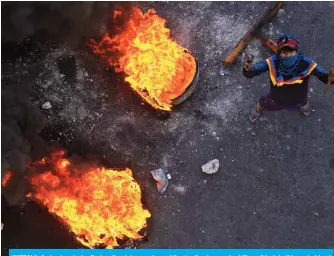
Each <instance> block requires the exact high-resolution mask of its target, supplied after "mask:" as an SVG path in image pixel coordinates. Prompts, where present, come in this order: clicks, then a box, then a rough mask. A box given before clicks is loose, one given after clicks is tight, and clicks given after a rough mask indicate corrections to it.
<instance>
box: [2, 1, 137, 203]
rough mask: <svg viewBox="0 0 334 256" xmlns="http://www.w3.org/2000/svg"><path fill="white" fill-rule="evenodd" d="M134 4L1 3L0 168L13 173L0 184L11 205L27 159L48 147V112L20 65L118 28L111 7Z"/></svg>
mask: <svg viewBox="0 0 334 256" xmlns="http://www.w3.org/2000/svg"><path fill="white" fill-rule="evenodd" d="M133 5H138V4H136V3H127V2H27V1H24V2H2V3H1V15H2V20H1V21H2V22H1V30H2V31H1V32H2V33H1V41H2V42H1V44H2V54H1V55H2V59H1V71H2V76H1V100H2V102H1V113H2V119H1V139H2V142H1V150H2V154H1V164H2V168H1V172H2V177H3V175H4V174H5V173H6V172H7V171H8V170H11V171H12V172H13V174H14V175H13V178H12V179H11V181H10V182H9V183H8V186H6V187H5V188H3V189H2V193H3V194H4V195H5V197H6V199H7V201H8V202H9V204H11V205H13V204H18V203H19V202H21V200H22V199H23V198H24V193H25V189H26V185H27V184H26V179H25V177H26V175H27V164H28V163H29V162H30V161H32V160H34V159H35V158H38V157H40V156H42V155H43V154H47V153H48V151H49V148H50V147H49V145H48V144H49V143H48V142H46V141H45V140H44V139H43V138H42V137H41V136H40V134H41V131H42V130H43V128H44V126H45V124H44V116H43V114H42V112H41V110H40V106H33V104H32V101H31V99H32V98H33V97H36V92H34V91H33V90H32V89H31V88H32V85H31V83H30V82H31V81H30V80H29V78H28V77H29V76H27V77H26V78H25V79H18V77H20V76H15V74H14V73H15V72H18V73H20V72H21V70H20V65H29V58H38V57H39V54H43V52H45V49H46V51H47V49H49V48H50V47H52V46H57V45H66V46H68V47H71V48H72V49H83V48H84V47H87V43H88V41H89V39H90V38H100V37H101V36H102V34H103V33H105V32H109V33H110V34H113V33H115V31H116V26H114V23H113V22H114V20H113V11H114V10H115V9H117V10H122V11H123V13H125V14H127V13H130V9H131V8H132V6H133ZM124 21H125V20H124ZM119 25H120V24H117V29H119ZM87 48H88V47H87ZM88 50H89V49H87V51H88ZM18 60H20V62H19V61H18ZM15 63H19V64H18V65H17V64H15ZM74 74H75V72H74ZM30 75H33V74H30ZM73 79H74V80H75V77H74V78H73Z"/></svg>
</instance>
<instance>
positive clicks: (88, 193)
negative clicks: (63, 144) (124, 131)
mask: <svg viewBox="0 0 334 256" xmlns="http://www.w3.org/2000/svg"><path fill="white" fill-rule="evenodd" d="M64 154H65V152H64V151H59V152H55V153H54V154H52V155H51V157H48V158H47V157H45V158H43V160H42V161H37V162H36V163H34V164H33V165H32V166H31V168H32V169H40V168H42V169H44V170H47V171H46V172H43V173H42V174H38V175H34V176H33V177H32V178H31V184H32V185H33V188H34V191H33V192H32V193H29V194H28V195H27V197H33V198H35V199H37V200H38V201H39V202H41V203H42V204H44V205H45V206H46V207H47V208H48V209H49V211H50V212H52V213H54V214H56V215H57V216H58V217H60V219H61V220H63V221H64V222H65V223H66V224H67V225H68V226H69V228H70V230H71V231H72V232H73V233H74V234H75V235H76V238H77V239H78V240H79V241H80V242H81V243H82V244H83V245H85V246H87V247H89V248H94V247H97V246H105V247H106V248H114V247H116V246H118V242H117V239H124V238H130V239H140V238H142V235H140V234H139V232H140V231H141V230H142V229H143V228H144V227H146V219H147V218H149V217H150V216H151V215H150V213H149V212H148V211H147V210H145V209H144V208H143V205H142V203H141V190H140V187H139V185H138V184H137V183H136V181H135V180H134V178H133V177H132V172H131V170H130V169H125V170H122V171H117V170H110V169H105V168H103V167H98V168H95V167H81V168H80V169H79V168H76V167H75V166H74V164H73V162H71V161H70V160H69V159H66V158H65V157H64ZM46 168H48V169H46Z"/></svg>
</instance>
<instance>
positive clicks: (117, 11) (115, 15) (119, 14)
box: [114, 10, 122, 19]
mask: <svg viewBox="0 0 334 256" xmlns="http://www.w3.org/2000/svg"><path fill="white" fill-rule="evenodd" d="M120 16H122V11H120V10H114V19H117V17H120Z"/></svg>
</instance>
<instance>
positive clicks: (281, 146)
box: [2, 2, 334, 249]
mask: <svg viewBox="0 0 334 256" xmlns="http://www.w3.org/2000/svg"><path fill="white" fill-rule="evenodd" d="M273 4H274V3H273V2H272V3H269V2H151V3H149V2H147V3H145V4H144V5H143V7H142V8H143V9H145V10H146V9H147V8H149V7H153V8H155V9H156V10H157V12H158V14H159V15H160V16H162V17H164V18H166V19H167V20H168V22H167V26H168V27H169V28H170V29H171V33H172V36H173V38H174V39H175V40H176V41H177V42H178V43H179V44H181V45H182V46H184V47H186V48H188V49H189V50H190V51H192V53H193V55H194V56H195V57H196V58H197V60H198V62H199V66H200V78H199V82H198V86H197V88H196V90H195V92H194V93H193V95H192V96H191V97H190V98H189V99H188V100H187V101H186V102H184V104H182V105H181V106H178V107H176V108H175V109H174V111H173V112H172V113H171V115H170V116H169V117H164V116H163V117H161V115H159V114H157V113H155V112H154V111H152V110H151V109H150V107H149V106H147V105H146V104H142V102H141V100H140V99H139V97H138V96H137V95H135V93H134V92H132V91H131V89H129V88H128V87H127V85H126V84H125V83H124V82H122V81H123V77H121V76H115V74H114V73H113V72H111V71H106V66H103V64H102V63H101V62H98V61H96V57H95V56H93V54H92V53H91V52H90V50H89V49H88V48H85V47H81V48H80V49H73V48H71V47H65V46H63V45H62V44H57V45H55V46H54V47H53V48H52V49H51V48H50V50H49V51H44V54H43V55H39V56H38V57H36V56H35V55H31V56H30V57H27V58H26V59H24V60H19V59H15V60H12V61H11V62H10V64H8V63H7V64H3V65H7V66H8V67H7V68H6V69H5V71H3V74H2V76H3V77H4V76H7V77H11V80H12V81H15V79H19V78H20V79H21V80H22V79H25V81H27V83H28V84H30V85H31V86H32V87H33V88H34V89H36V91H37V92H38V97H35V98H34V99H33V101H34V104H35V105H36V106H41V105H42V104H43V103H44V102H46V101H50V103H51V105H52V108H51V109H50V110H41V111H43V113H44V114H45V116H46V119H47V126H46V128H45V130H44V131H43V132H42V133H43V137H44V138H45V139H48V140H51V139H53V140H58V139H59V141H60V142H61V143H62V144H63V146H64V147H66V148H67V149H69V150H72V151H73V152H76V153H82V154H85V153H90V152H93V153H96V154H98V155H99V156H100V157H101V159H103V160H104V161H106V162H108V163H109V164H110V165H111V167H112V166H128V167H130V168H132V169H133V171H134V174H135V177H136V178H137V179H138V181H139V183H140V184H141V186H142V188H143V193H144V202H145V205H146V206H147V207H148V208H149V210H150V211H151V213H152V218H151V219H150V221H149V227H148V230H149V232H148V234H149V235H148V240H147V241H146V242H143V243H141V244H140V247H141V248H274V247H276V248H277V247H280V248H281V247H282V248H300V247H308V248H309V247H317V248H322V247H325V248H333V247H334V235H333V234H334V185H333V184H334V119H333V116H334V115H333V113H334V101H333V97H334V88H333V90H329V92H328V94H327V95H325V94H324V93H323V88H324V87H325V85H324V84H322V83H321V82H320V81H318V80H317V79H316V78H313V79H311V81H310V103H311V105H312V109H313V112H312V115H311V116H310V117H309V118H305V117H301V116H299V115H298V113H296V112H286V111H282V112H277V113H265V114H264V115H263V116H262V117H261V118H260V120H259V121H258V122H257V123H255V124H252V123H250V122H249V120H248V113H249V110H250V108H251V107H252V106H253V104H254V103H255V102H256V100H257V98H258V97H260V96H261V95H262V94H263V93H264V92H266V91H267V90H268V89H269V78H268V74H264V75H262V76H260V77H257V78H254V79H246V78H245V77H243V75H242V65H241V61H240V60H239V61H238V62H237V63H236V65H234V66H233V67H231V68H230V69H229V70H228V72H227V74H226V75H225V76H220V74H219V69H220V63H221V61H222V59H223V58H224V56H225V55H226V54H227V52H228V51H229V50H230V49H231V48H233V47H234V45H235V44H236V43H237V42H238V40H239V39H240V38H241V37H242V35H243V34H244V33H245V32H246V31H247V29H248V28H249V27H250V25H251V24H252V23H254V22H256V21H257V20H258V19H259V18H260V17H261V15H262V14H263V13H264V12H265V11H266V10H267V9H268V8H269V7H270V6H272V5H273ZM283 9H284V11H280V13H279V15H278V17H277V18H276V19H275V20H274V21H273V22H272V24H269V25H268V26H266V27H265V28H264V29H263V32H264V33H265V34H267V35H268V36H270V37H272V38H274V39H276V37H277V36H278V35H279V34H280V33H295V34H297V35H298V37H299V38H300V42H301V50H302V52H303V53H304V54H305V55H307V56H309V57H311V58H314V59H315V60H316V61H317V63H318V64H320V65H321V66H322V67H324V68H327V69H328V68H330V67H331V66H333V65H334V57H333V56H334V47H333V39H334V30H333V27H334V19H333V15H334V4H333V2H286V3H285V6H284V7H283ZM247 52H249V53H252V54H254V55H255V60H259V59H262V58H266V56H267V54H268V53H269V52H268V51H266V50H265V49H263V48H262V47H261V45H260V44H259V43H258V42H255V41H254V42H252V43H251V44H250V45H249V47H248V49H247ZM62 56H72V58H74V59H75V61H76V65H75V68H74V69H75V70H76V71H75V72H74V74H66V75H65V77H64V76H63V75H61V74H60V71H59V65H61V64H59V63H58V64H57V60H58V59H59V58H60V57H62ZM24 63H28V65H23V64H24ZM64 65H69V64H68V63H67V64H64ZM14 70H16V71H17V70H19V71H20V72H16V73H14ZM65 70H67V71H65V73H66V72H68V70H70V68H67V69H66V68H65ZM4 72H5V73H4ZM11 72H12V73H11ZM14 74H15V75H14ZM71 78H74V79H71ZM64 79H65V80H64ZM212 159H219V161H220V168H219V171H218V172H217V173H216V174H213V175H207V174H204V173H202V171H201V166H202V165H203V164H205V163H206V162H208V161H209V160H212ZM156 168H164V169H166V170H168V172H169V173H170V174H171V176H172V180H171V184H170V185H169V187H168V190H167V191H166V192H165V193H164V194H159V193H158V192H157V191H156V188H155V184H154V181H153V180H152V177H151V175H150V171H151V170H154V169H156ZM7 211H8V210H7ZM12 211H13V212H15V213H12V214H10V215H9V217H8V219H9V221H8V225H6V223H5V227H4V231H2V239H3V240H2V242H3V249H4V248H9V247H11V248H22V247H35V248H44V247H57V248H61V247H76V246H78V245H77V244H76V243H75V242H74V241H72V240H71V236H70V235H68V233H67V231H66V230H65V228H64V227H63V225H60V223H58V222H57V221H56V220H54V218H53V217H51V216H49V214H48V213H47V212H46V211H45V210H43V209H38V207H36V206H29V207H25V208H24V210H20V209H17V210H15V211H14V210H13V209H12ZM3 212H4V211H3Z"/></svg>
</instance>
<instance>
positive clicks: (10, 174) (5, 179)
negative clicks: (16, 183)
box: [1, 171, 13, 187]
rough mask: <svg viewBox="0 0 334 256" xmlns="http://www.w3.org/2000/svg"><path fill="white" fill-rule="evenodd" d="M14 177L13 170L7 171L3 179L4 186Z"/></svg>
mask: <svg viewBox="0 0 334 256" xmlns="http://www.w3.org/2000/svg"><path fill="white" fill-rule="evenodd" d="M12 177H13V173H12V172H11V171H7V172H6V173H5V174H4V176H3V178H2V181H1V185H2V187H6V186H7V185H8V183H9V182H10V180H11V178H12Z"/></svg>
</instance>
